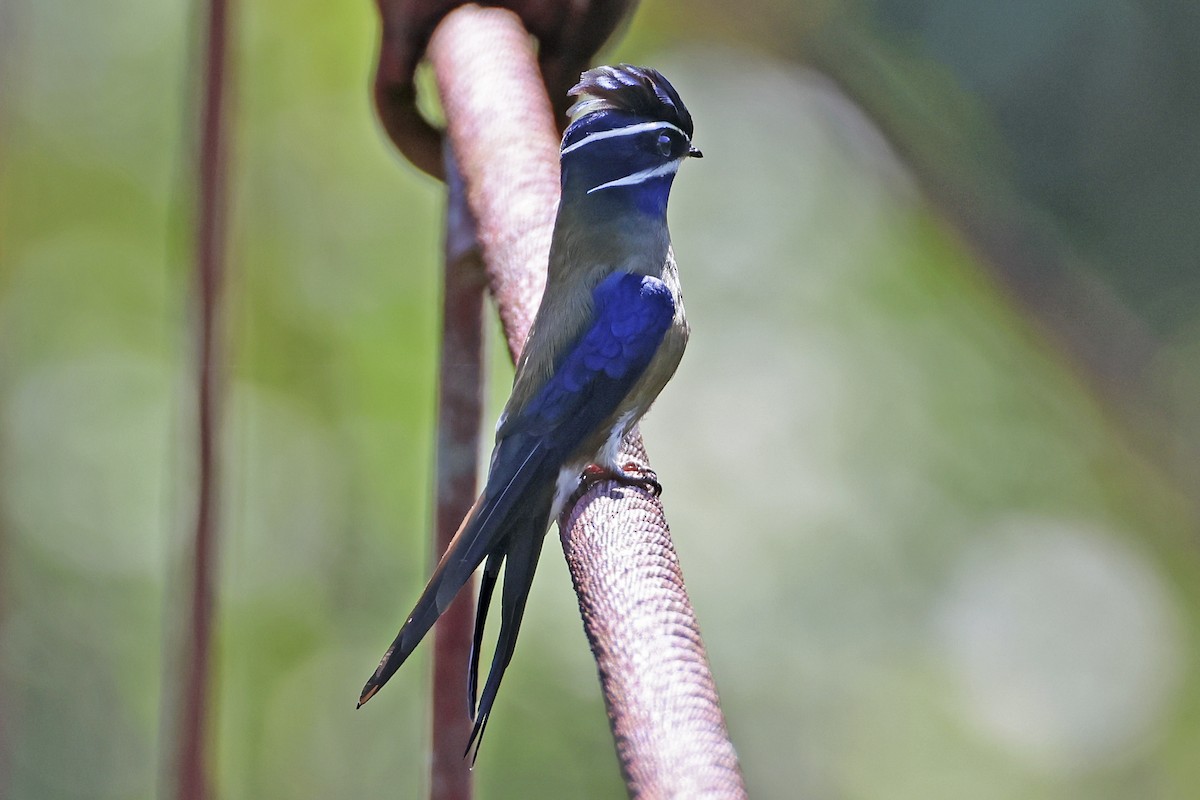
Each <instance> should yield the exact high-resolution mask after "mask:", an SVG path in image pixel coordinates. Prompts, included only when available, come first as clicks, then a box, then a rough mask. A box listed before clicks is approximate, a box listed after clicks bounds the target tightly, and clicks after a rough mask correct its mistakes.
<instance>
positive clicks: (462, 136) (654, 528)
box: [428, 6, 745, 798]
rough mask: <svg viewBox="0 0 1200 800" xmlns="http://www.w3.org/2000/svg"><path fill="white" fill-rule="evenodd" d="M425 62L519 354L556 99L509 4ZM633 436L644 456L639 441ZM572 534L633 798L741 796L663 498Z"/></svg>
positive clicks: (548, 196)
mask: <svg viewBox="0 0 1200 800" xmlns="http://www.w3.org/2000/svg"><path fill="white" fill-rule="evenodd" d="M428 57H429V61H430V63H431V64H432V65H433V69H434V74H435V76H436V79H437V83H438V88H439V90H440V92H441V98H442V106H443V108H444V109H445V111H446V118H447V122H448V129H449V135H450V138H451V141H452V143H453V147H454V152H455V153H456V155H457V156H458V159H459V163H460V166H461V168H462V172H463V175H464V177H465V179H466V184H467V199H468V202H469V204H470V207H471V210H472V212H473V213H474V215H475V218H476V220H477V221H478V240H479V243H480V246H481V248H482V251H483V255H484V263H485V267H486V272H487V277H488V283H489V285H490V287H491V290H492V293H493V295H494V296H495V298H496V301H497V305H498V307H499V311H500V317H501V320H502V321H503V323H504V330H505V334H506V337H507V340H508V345H509V350H510V352H511V353H512V354H513V355H514V357H515V356H516V355H517V354H518V353H519V351H520V348H521V345H522V344H523V342H524V340H525V336H526V334H527V332H528V330H529V325H530V322H531V321H532V319H533V314H534V312H535V310H536V304H537V301H538V299H539V298H540V296H541V292H542V288H543V285H544V280H545V267H546V263H547V256H548V253H549V248H550V237H551V232H552V229H553V224H554V214H555V210H556V208H557V203H558V196H559V182H558V136H557V131H556V128H555V125H554V121H553V116H552V112H551V103H550V101H549V99H548V98H547V96H546V93H545V90H544V88H543V84H542V80H541V76H540V75H539V72H538V68H537V64H536V61H535V59H534V54H533V48H532V44H531V42H530V38H529V35H528V34H527V33H526V31H525V29H524V28H523V26H522V25H521V22H520V20H519V18H518V17H517V16H516V15H514V14H512V13H511V12H507V11H503V10H499V9H483V8H479V7H477V6H463V7H460V8H458V9H456V10H455V11H453V12H451V13H450V14H449V15H447V16H446V18H445V19H444V20H442V22H441V23H440V24H439V25H438V27H437V29H436V30H435V32H434V34H433V37H432V38H431V40H430V43H429V49H428ZM628 444H629V446H630V448H631V452H637V453H638V454H639V455H642V456H644V451H642V450H641V442H640V440H636V441H632V442H629V443H628ZM561 533H562V542H563V550H564V553H565V555H566V557H567V563H568V565H569V567H570V569H571V577H572V581H573V582H574V585H575V588H576V592H577V594H578V597H579V605H580V610H581V612H582V614H583V619H584V629H585V632H586V633H587V635H588V639H589V642H590V643H591V647H592V652H593V653H594V655H595V657H596V663H597V668H598V670H599V673H600V678H601V685H602V688H603V690H604V695H605V703H606V705H607V708H608V713H609V721H610V724H611V726H612V730H613V735H614V738H615V739H616V744H617V754H618V757H619V758H620V761H621V767H622V771H623V773H624V775H625V778H626V785H627V787H628V789H629V793H630V796H632V797H638V798H667V797H678V798H740V797H744V796H745V789H744V786H743V783H742V778H741V772H740V770H739V767H738V762H737V756H736V754H735V752H734V750H733V746H732V744H731V743H730V741H729V736H728V733H727V731H726V728H725V721H724V716H723V714H722V712H721V708H720V705H719V702H718V698H717V692H716V687H715V683H714V682H713V679H712V674H711V671H710V670H709V667H708V659H707V656H706V654H705V652H704V645H703V641H702V640H701V638H700V634H699V628H698V626H697V624H696V619H695V614H694V612H693V611H692V608H691V604H690V602H689V600H688V597H687V592H686V590H685V589H684V585H683V575H682V573H681V571H680V569H679V562H678V558H677V557H676V555H675V550H674V546H673V544H672V542H671V538H670V534H669V531H668V528H667V523H666V520H665V518H664V517H663V512H662V505H661V504H660V503H659V502H658V500H657V499H656V498H654V497H653V496H652V495H651V494H650V493H648V492H645V491H642V490H639V489H633V488H629V487H619V486H617V485H616V484H613V483H602V484H598V485H597V486H595V487H593V488H592V489H591V491H589V492H588V494H587V495H585V496H584V497H583V498H582V500H581V501H580V502H579V503H577V504H576V505H575V507H574V508H573V509H571V510H569V511H567V512H566V513H565V514H564V520H563V524H562V525H561Z"/></svg>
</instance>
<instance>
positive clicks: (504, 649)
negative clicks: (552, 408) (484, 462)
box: [463, 496, 552, 763]
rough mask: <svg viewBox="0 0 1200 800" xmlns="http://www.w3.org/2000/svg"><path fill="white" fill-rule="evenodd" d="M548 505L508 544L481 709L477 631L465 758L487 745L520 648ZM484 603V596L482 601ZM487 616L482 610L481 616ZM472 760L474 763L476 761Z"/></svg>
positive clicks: (534, 513) (541, 506)
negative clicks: (487, 733) (488, 730)
mask: <svg viewBox="0 0 1200 800" xmlns="http://www.w3.org/2000/svg"><path fill="white" fill-rule="evenodd" d="M545 499H546V502H545V503H544V504H535V506H536V507H535V509H533V510H532V513H531V514H529V515H528V516H527V517H526V519H525V524H524V525H522V526H520V528H518V529H516V530H514V531H513V534H512V535H511V536H509V537H508V538H507V539H506V540H505V548H506V550H507V553H506V554H505V560H504V587H503V589H502V590H501V602H500V638H499V639H498V640H497V642H496V651H495V653H493V654H492V666H491V668H490V669H489V671H488V678H487V683H486V684H485V685H484V687H483V695H482V696H481V697H480V698H479V708H478V712H476V708H475V691H474V687H475V686H476V685H477V680H478V679H477V677H476V673H477V670H478V663H479V661H478V658H479V655H478V654H479V638H480V634H481V633H482V631H481V630H480V629H479V628H477V629H476V635H475V644H474V647H473V652H472V663H471V697H470V700H471V712H472V713H471V716H472V717H474V719H475V726H474V728H473V729H472V730H471V738H470V739H469V740H468V742H467V749H466V752H465V753H464V754H463V755H467V754H470V753H471V749H472V748H474V750H475V753H474V756H478V755H479V747H480V746H481V744H482V743H483V732H484V729H485V728H486V727H487V722H488V718H489V717H490V716H491V713H492V705H493V704H494V703H495V702H496V693H497V692H498V691H499V689H500V681H501V680H502V679H503V678H504V671H505V669H507V668H508V664H509V662H510V661H512V657H513V652H514V651H515V649H516V646H517V633H518V632H519V631H520V629H521V617H522V616H523V615H524V614H525V601H526V600H528V599H529V589H530V587H531V586H533V573H534V572H535V571H536V570H537V563H538V556H540V555H541V552H542V539H543V537H544V536H545V533H546V528H547V524H546V516H547V514H548V513H549V510H550V502H549V501H550V500H551V499H552V498H551V497H549V496H547V497H546V498H545ZM480 599H481V600H482V599H483V598H482V596H481V598H480ZM485 612H486V609H485V608H483V607H482V606H481V608H480V609H479V613H480V615H482V614H483V613H485ZM474 756H472V759H471V762H472V763H474V761H475V758H474Z"/></svg>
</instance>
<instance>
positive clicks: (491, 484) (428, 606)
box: [358, 443, 553, 708]
mask: <svg viewBox="0 0 1200 800" xmlns="http://www.w3.org/2000/svg"><path fill="white" fill-rule="evenodd" d="M516 444H521V443H516ZM505 454H506V455H508V452H507V451H506V453H505ZM545 460H546V455H545V453H544V452H543V450H542V446H541V444H540V443H538V444H535V445H533V447H531V448H529V449H527V450H525V449H521V448H520V447H514V448H513V451H512V455H511V461H512V463H509V462H508V461H505V460H503V459H502V460H500V461H494V463H493V467H492V471H491V473H490V474H489V475H488V486H487V489H485V490H484V493H483V495H481V496H480V498H479V499H478V500H476V501H475V505H473V506H471V511H470V513H468V514H467V518H466V519H465V520H463V524H462V526H461V527H460V528H459V529H458V533H456V534H454V539H453V540H452V541H451V542H450V546H449V547H447V548H446V552H445V554H444V555H443V556H442V560H441V561H439V562H438V565H437V569H435V570H434V571H433V576H432V577H430V579H429V583H428V584H426V585H425V590H424V591H423V592H421V597H420V599H419V600H417V604H416V606H414V607H413V610H412V613H411V614H409V616H408V620H407V621H406V622H405V623H404V625H403V626H402V627H401V628H400V632H399V633H398V634H396V639H395V641H393V642H392V646H391V647H389V648H388V650H387V652H386V653H384V654H383V659H382V660H381V661H380V662H379V666H378V667H377V668H376V669H375V674H374V675H372V676H371V677H370V678H369V679H368V680H367V683H366V685H365V686H363V690H362V693H361V694H360V695H359V697H358V705H359V707H360V708H361V707H362V704H363V703H365V702H367V701H368V700H370V699H371V698H372V697H374V696H375V693H376V692H378V691H379V690H380V689H381V688H383V685H384V684H385V683H387V682H388V679H389V678H391V677H392V675H394V674H395V673H396V670H398V669H400V665H401V664H403V663H404V662H405V660H406V659H407V658H408V657H409V656H410V655H412V652H413V650H415V649H416V647H417V645H418V644H420V643H421V640H422V639H423V638H425V634H427V633H429V629H430V628H432V627H433V623H435V622H437V619H438V617H440V616H441V615H442V613H443V612H444V611H445V610H446V609H447V608H449V607H450V603H451V602H452V601H453V600H454V597H455V595H457V594H458V591H459V589H461V588H462V587H463V584H465V583H466V582H467V580H468V579H469V578H470V577H471V574H472V573H474V572H475V570H476V568H477V567H478V566H479V565H480V564H481V563H482V562H483V559H484V558H486V557H487V556H488V555H489V554H491V553H493V552H496V551H497V548H498V547H501V542H502V541H503V540H504V539H505V537H507V536H508V534H509V532H510V531H511V530H512V528H513V527H514V526H513V522H514V519H515V520H518V521H519V520H522V519H523V518H524V516H525V513H526V512H525V509H527V508H529V507H531V506H538V505H540V504H541V502H542V498H541V496H540V494H541V493H544V488H543V487H542V486H541V484H546V483H547V482H548V481H549V484H550V486H551V488H553V481H552V480H549V479H548V478H546V476H545V475H544V473H545V472H546V471H547V467H546V464H545ZM539 479H540V480H539ZM531 491H533V492H534V493H535V494H534V496H533V497H532V498H531V497H529V495H530V492H531ZM548 508H549V506H548V501H547V509H548ZM514 511H515V512H517V514H518V515H519V516H517V517H515V518H514V516H513V514H514ZM544 513H545V512H543V515H544ZM542 524H545V521H544V520H543V523H542ZM522 525H523V523H522ZM539 542H540V537H539Z"/></svg>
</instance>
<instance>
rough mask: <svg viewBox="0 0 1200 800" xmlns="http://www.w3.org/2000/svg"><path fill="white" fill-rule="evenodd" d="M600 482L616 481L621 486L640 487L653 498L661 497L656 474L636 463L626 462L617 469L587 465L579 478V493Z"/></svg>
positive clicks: (660, 488)
mask: <svg viewBox="0 0 1200 800" xmlns="http://www.w3.org/2000/svg"><path fill="white" fill-rule="evenodd" d="M601 481H616V482H617V483H619V484H621V485H623V486H640V487H642V488H643V489H645V490H646V491H648V492H651V493H653V495H654V496H655V497H660V496H661V495H662V484H661V483H659V482H658V473H656V472H655V471H654V470H652V469H650V468H649V467H647V466H646V465H645V464H641V463H638V462H637V461H626V462H625V463H624V464H622V465H621V466H620V468H618V469H611V468H609V467H602V466H600V465H599V464H588V465H587V466H586V467H584V468H583V472H582V473H581V474H580V476H579V486H580V492H581V493H582V492H586V491H587V490H588V489H591V488H592V487H593V486H594V485H596V484H597V483H600V482H601Z"/></svg>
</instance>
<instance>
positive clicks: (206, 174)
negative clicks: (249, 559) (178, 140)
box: [176, 0, 228, 800]
mask: <svg viewBox="0 0 1200 800" xmlns="http://www.w3.org/2000/svg"><path fill="white" fill-rule="evenodd" d="M227 12H228V8H227V3H226V0H210V2H209V4H208V20H207V29H206V33H205V37H206V44H205V55H204V75H205V78H204V96H203V106H202V108H201V116H200V119H201V132H200V143H199V154H198V174H197V187H198V194H199V197H198V203H197V206H196V251H195V258H196V264H195V271H196V286H195V290H196V298H197V317H196V326H197V330H196V339H197V353H196V394H197V431H196V434H197V456H198V459H197V478H196V480H197V496H196V518H195V528H194V530H193V542H192V547H193V558H192V562H191V563H192V575H191V580H192V594H191V598H190V602H189V620H188V637H189V638H188V652H187V658H186V660H185V664H184V669H185V678H184V682H183V687H182V691H183V696H182V702H181V703H180V707H181V710H182V715H181V718H180V727H179V740H178V742H179V753H178V763H177V768H178V772H177V785H176V792H177V796H178V797H179V798H181V800H205V798H208V797H210V796H211V789H210V785H209V774H208V769H209V764H208V755H207V747H206V745H207V740H208V728H209V725H208V721H209V713H208V710H209V694H210V690H211V669H210V663H211V655H210V652H211V646H212V627H213V594H214V588H215V585H216V565H217V533H218V532H217V518H218V505H217V488H218V474H217V440H218V433H217V425H218V419H219V413H218V412H219V400H220V376H219V374H218V369H219V365H220V345H219V330H218V323H219V310H220V300H221V287H222V282H223V276H224V271H225V200H226V193H225V153H226V141H225V116H224V110H225V102H226V96H225V82H226V40H227V27H228V13H227Z"/></svg>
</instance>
